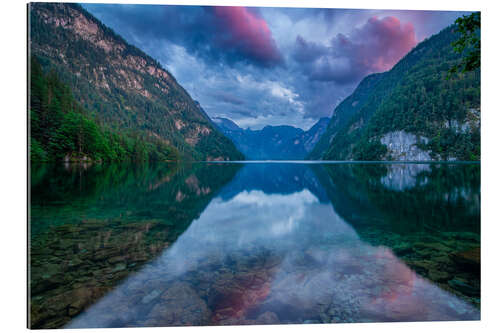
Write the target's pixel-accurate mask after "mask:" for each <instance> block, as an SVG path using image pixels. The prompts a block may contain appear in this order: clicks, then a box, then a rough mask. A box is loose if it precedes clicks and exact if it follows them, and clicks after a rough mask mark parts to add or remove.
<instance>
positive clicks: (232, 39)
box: [86, 4, 283, 67]
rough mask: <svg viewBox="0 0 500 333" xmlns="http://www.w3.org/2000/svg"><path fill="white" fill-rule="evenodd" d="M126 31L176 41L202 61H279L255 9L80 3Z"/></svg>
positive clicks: (262, 63) (267, 63) (263, 63)
mask: <svg viewBox="0 0 500 333" xmlns="http://www.w3.org/2000/svg"><path fill="white" fill-rule="evenodd" d="M86 8H88V9H89V10H90V11H91V12H93V13H94V14H95V15H96V16H98V17H99V18H101V19H102V20H103V21H104V22H109V23H110V24H111V25H112V26H120V27H121V28H123V27H125V30H126V31H127V33H128V34H129V35H133V36H141V38H144V37H146V38H148V37H149V38H154V39H156V40H160V41H161V40H167V41H169V42H172V43H175V44H179V45H182V46H183V47H185V48H186V49H187V50H188V51H189V52H190V53H192V54H197V55H198V56H199V57H202V58H203V59H204V60H205V61H210V60H211V61H213V62H219V61H224V62H227V63H230V64H234V63H239V62H242V63H250V64H253V65H256V66H261V67H272V66H276V65H280V64H283V56H282V55H281V53H280V51H279V50H278V48H277V46H276V42H275V41H274V39H273V36H272V34H271V31H270V30H269V27H268V25H267V22H266V21H265V20H264V19H263V18H262V17H261V16H260V15H259V11H258V9H256V8H253V9H252V10H249V9H247V8H245V7H198V6H160V5H101V4H88V5H86Z"/></svg>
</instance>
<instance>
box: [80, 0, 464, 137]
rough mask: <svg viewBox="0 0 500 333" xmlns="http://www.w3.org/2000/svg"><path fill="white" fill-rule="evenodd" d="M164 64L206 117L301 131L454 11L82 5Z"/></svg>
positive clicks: (441, 24) (452, 18) (436, 29)
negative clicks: (196, 102) (294, 128)
mask: <svg viewBox="0 0 500 333" xmlns="http://www.w3.org/2000/svg"><path fill="white" fill-rule="evenodd" d="M82 6H83V7H84V8H85V9H87V10H88V11H89V12H90V13H92V14H93V15H94V16H96V17H97V18H98V19H99V20H101V21H102V22H103V23H104V24H105V25H107V26H109V27H110V28H112V29H113V30H114V31H115V32H117V33H118V34H120V35H121V36H122V37H124V38H125V40H127V41H128V42H129V43H130V44H132V45H135V46H137V47H139V48H140V49H142V50H143V51H144V52H146V53H147V54H149V55H150V56H152V57H153V58H155V59H156V60H158V61H159V62H160V63H161V65H162V66H163V67H164V68H165V69H167V70H168V71H169V72H170V73H172V74H173V75H174V76H175V78H176V79H177V81H178V82H179V83H180V84H181V85H182V86H183V87H184V88H185V89H186V90H187V91H188V92H189V94H190V95H191V97H192V98H193V99H195V100H197V101H198V102H200V104H201V106H202V107H203V109H204V110H205V111H206V112H207V114H208V115H209V116H210V117H212V118H214V117H225V118H229V119H231V120H233V121H234V122H236V123H237V124H238V125H239V126H240V127H242V128H248V127H249V128H251V129H261V128H262V127H264V126H266V125H291V126H295V127H300V128H302V129H304V130H307V129H308V128H310V127H311V126H312V125H313V124H314V123H315V122H317V121H318V120H319V118H321V117H330V116H331V114H332V112H333V110H334V108H335V106H337V105H338V104H339V103H340V102H341V101H342V100H343V99H344V98H346V97H347V96H349V95H350V94H351V93H352V92H353V90H354V89H355V88H356V86H357V85H358V84H359V82H360V81H361V80H362V79H363V77H365V76H366V75H368V74H371V73H377V72H384V71H387V70H389V69H391V68H392V66H394V65H395V64H396V63H397V62H398V61H399V60H400V59H401V58H402V57H403V56H404V55H405V54H407V53H408V52H409V51H410V50H411V49H412V48H413V47H414V46H415V45H416V44H418V43H419V42H421V41H422V40H424V39H425V38H427V37H430V36H431V35H433V34H436V33H438V32H439V31H441V30H442V29H444V28H445V27H447V26H448V25H450V24H452V23H453V22H454V21H455V19H456V18H458V17H460V16H462V15H464V14H466V13H465V12H456V11H405V10H370V9H355V10H354V9H328V8H270V7H212V6H208V7H200V6H173V5H132V4H82Z"/></svg>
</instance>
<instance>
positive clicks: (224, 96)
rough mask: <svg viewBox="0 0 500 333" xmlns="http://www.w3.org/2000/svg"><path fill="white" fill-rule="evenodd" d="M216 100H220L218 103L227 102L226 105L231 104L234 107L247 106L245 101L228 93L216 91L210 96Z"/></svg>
mask: <svg viewBox="0 0 500 333" xmlns="http://www.w3.org/2000/svg"><path fill="white" fill-rule="evenodd" d="M210 95H211V96H212V97H213V98H214V99H215V100H218V101H222V102H226V103H229V104H233V105H243V104H245V101H244V100H242V99H240V98H238V97H236V96H234V95H231V94H230V93H227V92H224V91H216V92H214V93H211V94H210Z"/></svg>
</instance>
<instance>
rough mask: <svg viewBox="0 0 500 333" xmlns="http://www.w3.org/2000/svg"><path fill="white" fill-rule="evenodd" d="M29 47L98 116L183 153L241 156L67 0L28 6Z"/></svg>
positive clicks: (194, 108)
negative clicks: (171, 146) (155, 138)
mask: <svg viewBox="0 0 500 333" xmlns="http://www.w3.org/2000/svg"><path fill="white" fill-rule="evenodd" d="M29 37H30V51H31V53H32V54H33V55H35V56H37V57H39V58H40V61H41V62H42V65H43V66H44V67H46V68H50V69H53V70H55V71H56V72H57V73H58V74H59V75H60V76H61V77H62V78H63V80H64V81H65V82H66V83H67V84H69V85H70V86H71V88H72V90H73V92H74V93H75V95H76V96H75V97H76V98H77V99H78V100H79V101H80V102H81V103H82V104H83V105H84V106H85V107H86V108H88V109H90V110H92V111H95V113H96V116H97V117H98V118H99V119H100V120H101V121H103V122H105V123H108V124H112V126H118V127H120V128H124V129H130V130H135V131H140V132H142V133H145V134H146V135H149V136H154V137H157V138H160V139H162V140H164V141H165V142H166V143H168V144H171V145H173V146H175V147H176V148H178V149H179V151H181V153H183V154H184V156H185V157H186V158H194V159H223V160H228V159H241V158H242V155H241V154H240V153H239V152H238V151H237V150H236V148H235V147H234V145H233V144H232V143H231V142H230V141H229V140H228V139H227V138H225V137H224V136H223V135H222V134H221V133H220V132H219V131H218V130H217V129H216V128H215V127H214V126H213V125H212V123H211V122H210V120H209V119H208V118H207V117H206V115H205V114H204V112H203V111H202V109H201V106H200V105H199V104H198V103H196V102H195V101H193V100H192V99H191V97H190V96H189V94H188V93H187V92H186V91H185V90H184V89H183V88H182V87H181V86H180V85H179V84H178V83H177V81H176V80H175V78H174V77H173V76H172V75H171V74H170V73H169V72H168V71H167V70H165V69H164V68H163V67H162V66H161V65H160V64H159V63H158V62H157V61H155V60H154V59H153V58H151V57H149V56H148V55H146V54H145V53H144V52H142V51H141V50H139V49H137V48H135V47H134V46H131V45H129V44H128V43H127V42H126V41H125V40H124V39H123V38H121V37H120V36H118V35H116V34H115V33H114V32H113V31H112V30H111V29H109V28H107V27H106V26H105V25H103V24H102V23H101V22H100V21H98V20H97V19H96V18H95V17H93V16H92V15H91V14H89V13H88V12H87V11H85V10H84V9H83V8H81V7H80V6H79V5H75V4H63V3H57V4H55V3H33V4H30V31H29Z"/></svg>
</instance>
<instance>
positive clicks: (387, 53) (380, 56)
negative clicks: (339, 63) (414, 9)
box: [353, 16, 417, 71]
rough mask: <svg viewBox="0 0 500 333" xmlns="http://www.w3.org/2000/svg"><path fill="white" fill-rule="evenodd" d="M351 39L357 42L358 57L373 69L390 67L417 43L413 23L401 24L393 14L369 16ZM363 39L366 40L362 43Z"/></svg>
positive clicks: (378, 69) (384, 69)
mask: <svg viewBox="0 0 500 333" xmlns="http://www.w3.org/2000/svg"><path fill="white" fill-rule="evenodd" d="M353 39H354V40H355V42H357V43H359V44H358V48H357V51H358V52H357V53H358V54H357V55H358V56H359V59H360V60H362V62H363V64H364V65H365V66H366V67H367V68H370V69H371V70H373V71H386V70H389V69H391V68H392V66H394V65H395V64H396V63H397V62H398V61H399V60H400V59H401V58H402V57H403V56H404V55H406V54H407V53H408V52H409V51H410V50H411V49H412V48H413V47H414V46H415V45H416V44H417V41H416V38H415V29H414V27H413V24H411V23H406V24H401V22H400V21H399V20H398V19H397V18H396V17H394V16H387V17H384V18H383V19H378V18H377V17H372V18H370V19H369V20H368V22H367V23H366V24H365V25H364V26H363V27H362V28H360V29H359V30H357V31H355V33H354V34H353ZM363 40H366V41H367V42H366V43H365V44H364V43H363Z"/></svg>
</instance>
